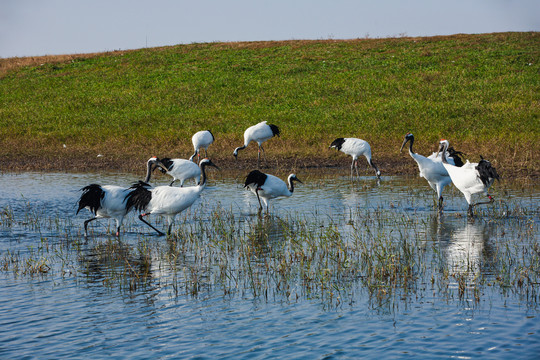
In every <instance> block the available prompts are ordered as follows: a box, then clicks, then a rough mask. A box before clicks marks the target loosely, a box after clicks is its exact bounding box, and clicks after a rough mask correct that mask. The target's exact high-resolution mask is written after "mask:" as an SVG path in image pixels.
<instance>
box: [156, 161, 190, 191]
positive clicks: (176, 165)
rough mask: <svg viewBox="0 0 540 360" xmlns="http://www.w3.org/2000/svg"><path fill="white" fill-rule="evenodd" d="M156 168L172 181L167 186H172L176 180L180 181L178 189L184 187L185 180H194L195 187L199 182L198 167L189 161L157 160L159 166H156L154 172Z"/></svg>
mask: <svg viewBox="0 0 540 360" xmlns="http://www.w3.org/2000/svg"><path fill="white" fill-rule="evenodd" d="M156 168H160V170H161V172H163V173H166V174H167V175H170V176H172V178H173V181H171V183H170V184H169V186H172V185H173V184H174V182H175V181H176V180H180V187H182V186H184V182H185V181H186V180H189V179H193V180H195V185H197V184H198V183H199V182H200V180H201V169H200V168H199V165H197V164H195V163H194V162H193V161H190V160H186V159H170V158H163V159H159V164H156V166H155V167H154V170H155V169H156Z"/></svg>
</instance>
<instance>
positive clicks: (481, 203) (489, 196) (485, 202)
mask: <svg viewBox="0 0 540 360" xmlns="http://www.w3.org/2000/svg"><path fill="white" fill-rule="evenodd" d="M487 197H488V198H489V201H483V202H478V203H476V204H471V205H469V211H468V212H467V214H468V215H469V216H471V217H472V216H474V214H473V207H475V206H478V205H486V204H491V203H492V202H493V201H495V199H493V197H492V196H491V195H489V194H487Z"/></svg>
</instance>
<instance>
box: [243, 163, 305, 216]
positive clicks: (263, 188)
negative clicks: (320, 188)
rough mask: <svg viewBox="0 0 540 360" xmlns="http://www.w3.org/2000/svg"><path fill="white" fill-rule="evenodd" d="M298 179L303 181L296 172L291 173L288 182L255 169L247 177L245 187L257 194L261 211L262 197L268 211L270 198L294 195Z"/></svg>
mask: <svg viewBox="0 0 540 360" xmlns="http://www.w3.org/2000/svg"><path fill="white" fill-rule="evenodd" d="M295 181H298V182H299V183H302V182H301V181H300V180H299V179H298V178H297V177H296V175H295V174H290V175H289V177H288V178H287V183H288V185H289V186H288V187H287V184H285V182H284V181H283V180H281V179H280V178H278V177H276V176H274V175H270V174H265V173H262V172H260V171H259V170H253V171H252V172H250V173H249V174H248V176H247V177H246V182H245V184H244V188H247V189H248V190H251V192H252V193H254V194H255V195H257V199H258V200H259V212H261V211H262V208H263V207H262V205H261V198H262V201H263V203H264V205H265V206H266V211H267V212H268V200H270V199H275V198H277V197H279V196H292V194H293V192H294V182H295Z"/></svg>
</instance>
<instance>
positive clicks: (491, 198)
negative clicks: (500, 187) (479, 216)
mask: <svg viewBox="0 0 540 360" xmlns="http://www.w3.org/2000/svg"><path fill="white" fill-rule="evenodd" d="M487 197H488V198H489V201H482V202H478V203H476V204H472V205H471V207H473V206H477V205H485V204H491V203H492V202H493V201H495V199H493V197H492V196H491V195H489V194H487Z"/></svg>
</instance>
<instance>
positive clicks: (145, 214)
mask: <svg viewBox="0 0 540 360" xmlns="http://www.w3.org/2000/svg"><path fill="white" fill-rule="evenodd" d="M147 215H150V214H148V213H144V214H140V215H139V220H141V221H142V222H143V223H145V224H146V225H148V226H150V227H151V228H152V229H154V230H155V231H157V233H158V235H159V236H163V235H165V234H164V233H162V232H161V231H159V230H158V229H156V228H155V227H153V226H152V225H151V224H150V223H149V222H148V221H146V220H144V218H143V217H144V216H147ZM170 230H171V229H170V226H169V232H170Z"/></svg>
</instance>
